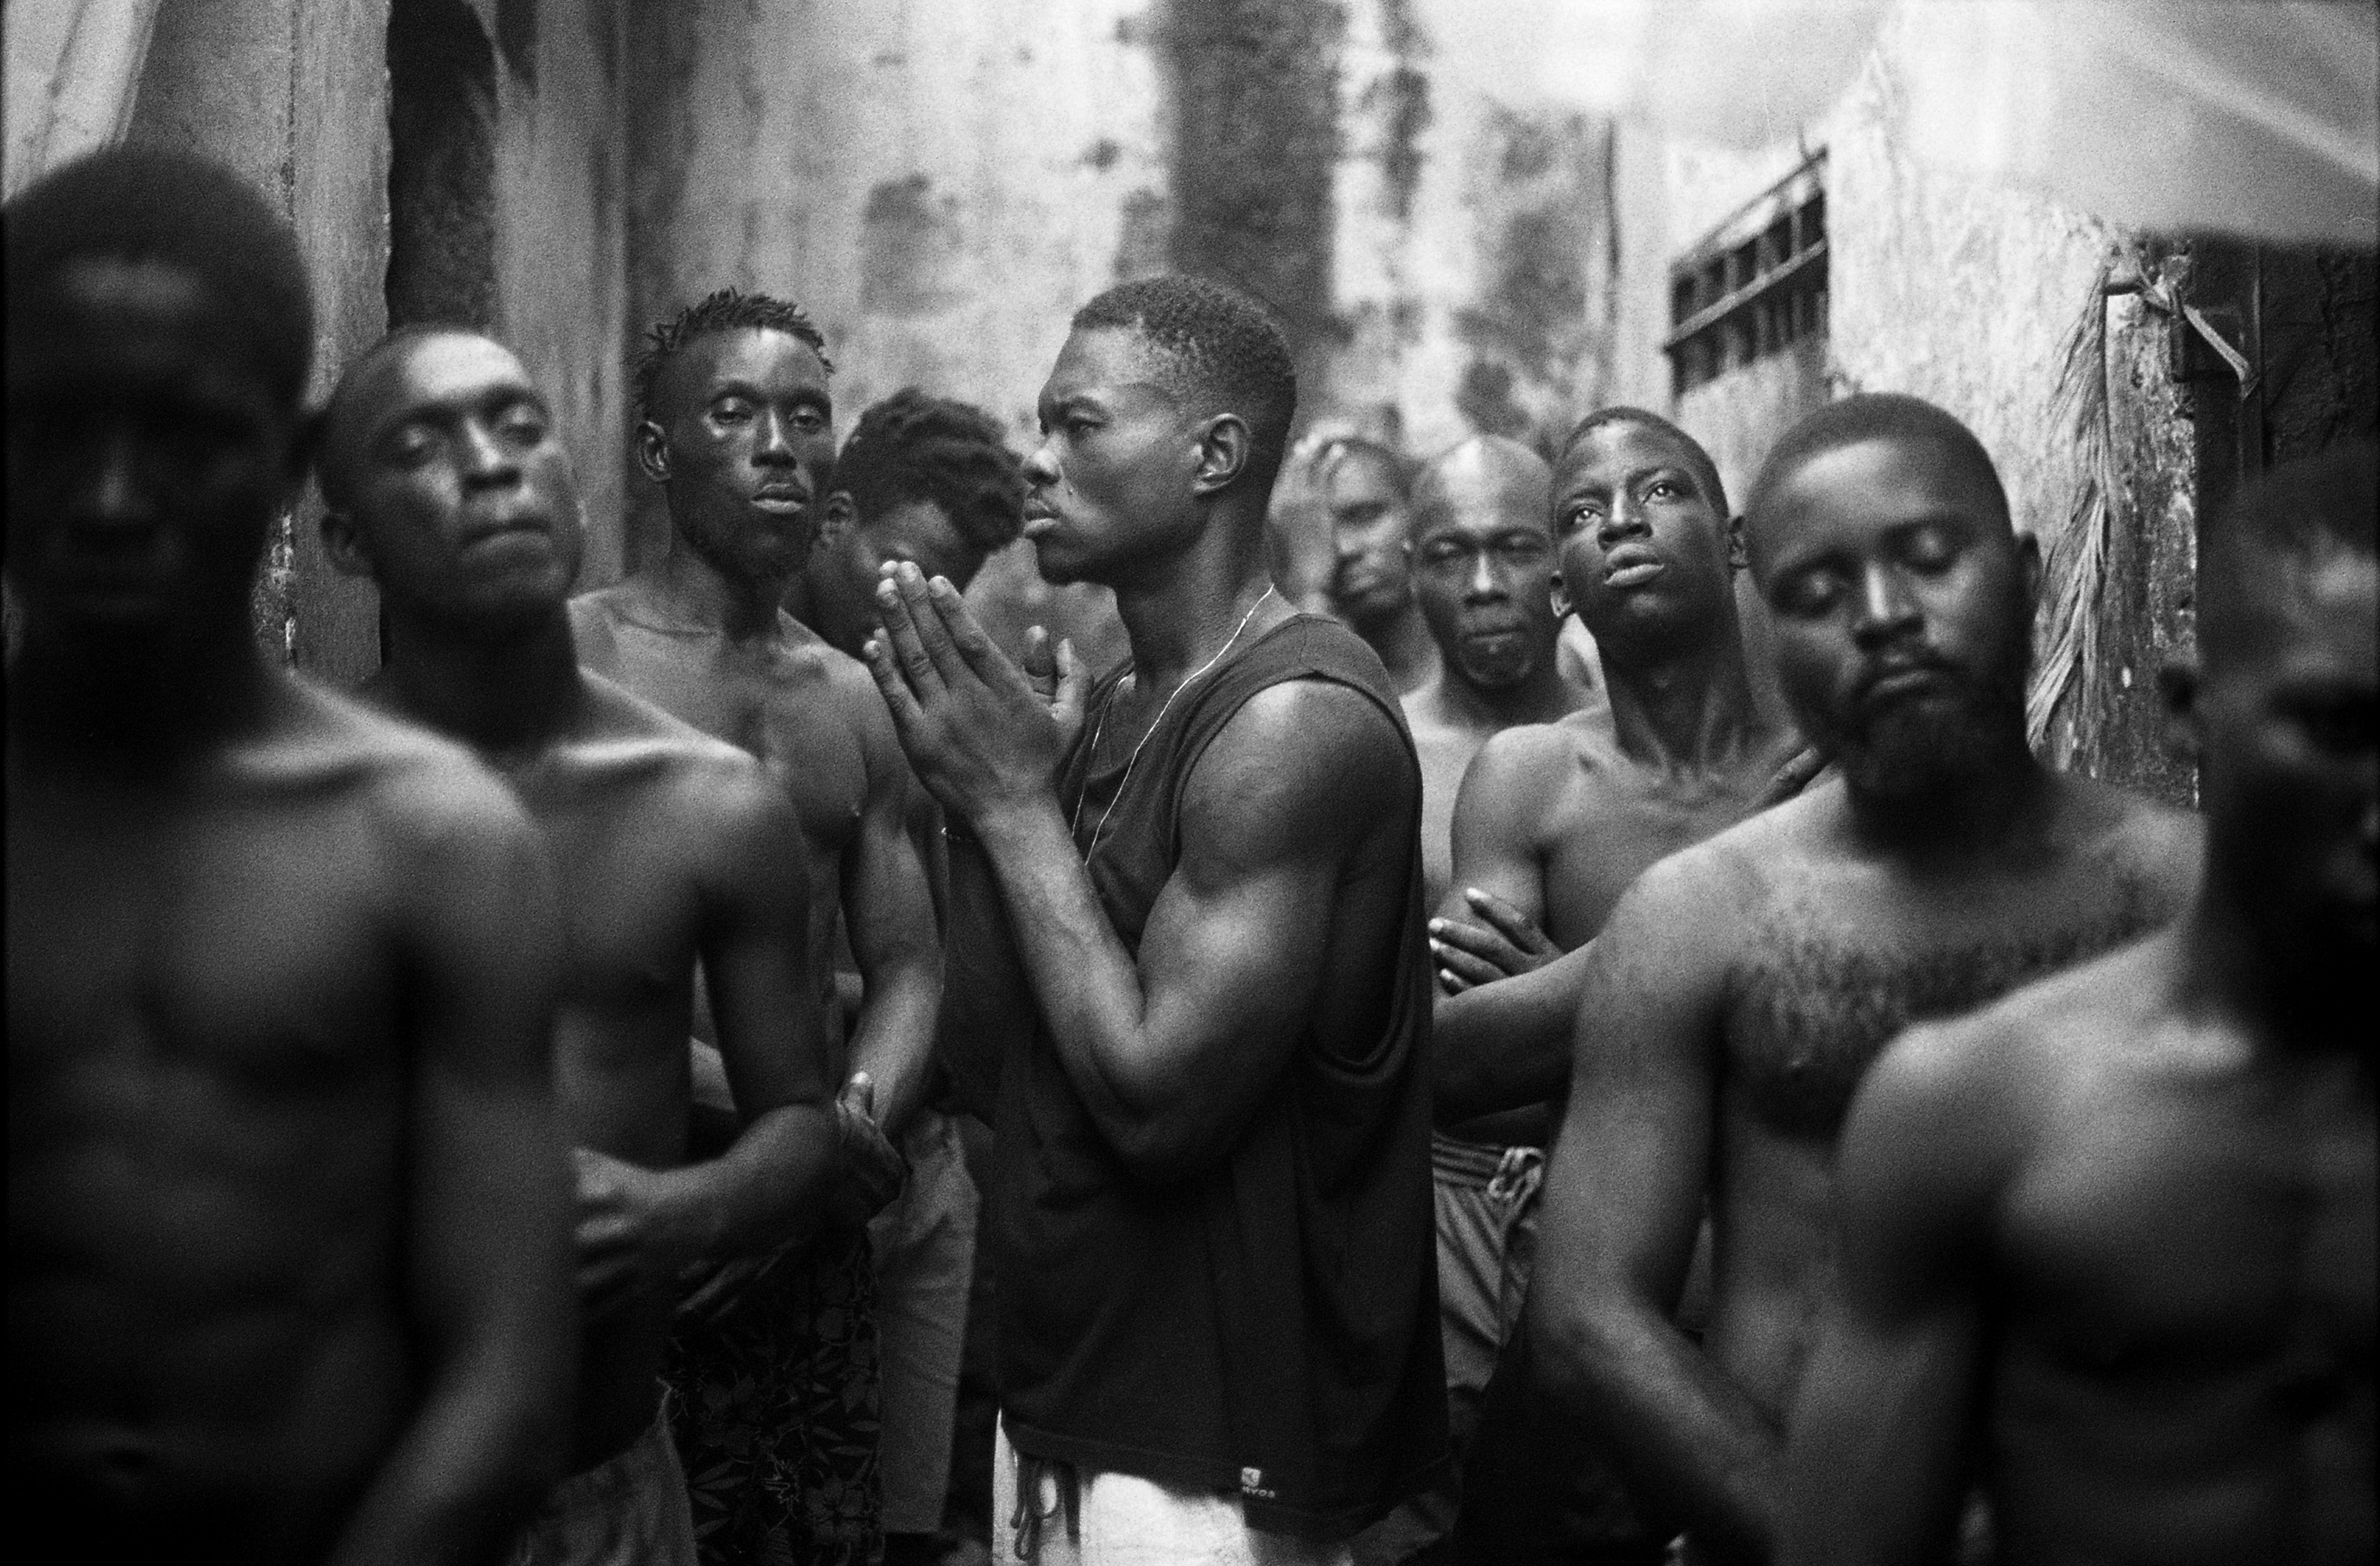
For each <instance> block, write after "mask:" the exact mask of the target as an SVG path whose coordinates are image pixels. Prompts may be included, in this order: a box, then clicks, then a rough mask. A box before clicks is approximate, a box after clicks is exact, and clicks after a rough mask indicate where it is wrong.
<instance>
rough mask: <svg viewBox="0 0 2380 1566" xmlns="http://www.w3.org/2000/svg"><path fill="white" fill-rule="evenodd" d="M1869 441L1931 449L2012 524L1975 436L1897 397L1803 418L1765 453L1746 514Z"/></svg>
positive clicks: (1849, 403)
mask: <svg viewBox="0 0 2380 1566" xmlns="http://www.w3.org/2000/svg"><path fill="white" fill-rule="evenodd" d="M1868 441H1915V442H1921V443H1925V444H1926V445H1929V446H1931V447H1933V448H1934V450H1935V452H1936V453H1937V455H1941V456H1942V457H1944V458H1945V459H1947V460H1948V461H1949V464H1950V465H1951V466H1952V467H1955V468H1958V469H1960V470H1961V471H1962V472H1963V473H1964V475H1965V476H1966V477H1967V478H1969V479H1972V480H1975V481H1976V482H1978V483H1980V484H1981V485H1983V487H1984V489H1985V491H1986V492H1988V493H1989V494H1990V495H1991V497H1992V502H1993V504H1995V505H1996V506H1998V510H1999V515H2000V519H2001V520H2002V521H2009V520H2010V515H2009V504H2008V491H2007V490H2006V489H2004V488H2002V487H2001V484H2000V475H1999V469H1998V468H1997V467H1993V466H1992V454H1991V453H1989V452H1987V451H1985V449H1984V443H1983V442H1981V441H1979V440H1977V439H1975V432H1974V431H1972V430H1970V429H1968V428H1967V427H1966V426H1965V425H1964V424H1961V423H1960V422H1959V421H1958V419H1955V418H1953V417H1952V416H1951V415H1949V414H1948V413H1946V412H1944V411H1943V410H1942V409H1940V408H1938V407H1935V406H1934V405H1933V404H1932V403H1929V402H1927V401H1925V399H1924V398H1922V397H1912V396H1906V395H1902V394H1900V393H1899V392H1863V393H1861V394H1860V395H1856V396H1849V397H1845V398H1843V399H1842V400H1841V401H1840V402H1832V403H1828V404H1827V405H1826V406H1825V407H1820V408H1816V409H1815V410H1813V411H1812V412H1810V413H1808V414H1806V415H1804V416H1803V418H1802V419H1801V420H1800V421H1799V422H1797V423H1795V424H1794V425H1793V426H1792V427H1791V429H1789V430H1787V431H1785V433H1784V434H1783V435H1781V436H1779V437H1778V441H1777V443H1776V444H1775V445H1773V446H1771V447H1770V448H1769V449H1768V457H1767V461H1765V462H1763V463H1762V464H1761V465H1760V477H1759V478H1757V479H1755V480H1753V484H1752V504H1750V505H1749V506H1748V507H1746V508H1745V509H1746V510H1748V511H1753V512H1757V511H1758V510H1759V509H1760V507H1761V505H1762V504H1764V503H1765V502H1766V501H1767V498H1768V496H1769V495H1770V494H1771V493H1773V492H1775V491H1776V489H1777V486H1778V485H1779V484H1782V483H1783V482H1785V480H1788V479H1790V478H1791V477H1792V476H1793V474H1794V472H1795V471H1796V470H1797V469H1799V468H1800V467H1802V466H1803V464H1804V463H1807V462H1809V461H1810V460H1811V459H1812V458H1814V457H1817V456H1822V455H1825V454H1827V453H1828V452H1830V451H1839V450H1840V449H1841V448H1843V447H1845V446H1855V445H1859V444H1861V443H1864V442H1868Z"/></svg>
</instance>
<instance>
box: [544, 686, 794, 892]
mask: <svg viewBox="0 0 2380 1566" xmlns="http://www.w3.org/2000/svg"><path fill="white" fill-rule="evenodd" d="M585 679H586V681H587V695H588V702H587V719H586V722H585V723H584V725H583V726H582V728H581V730H580V733H579V734H578V736H577V739H576V740H575V741H574V745H575V747H576V748H577V750H578V752H579V759H580V760H581V761H582V763H585V764H588V765H592V766H599V767H605V768H609V769H612V770H615V771H624V772H627V773H632V774H635V775H637V776H638V777H640V778H642V779H645V780H648V781H650V783H651V784H652V785H653V786H652V787H651V788H650V791H649V800H650V807H651V808H654V809H657V810H658V811H660V812H662V813H663V815H664V816H665V818H666V819H667V824H669V825H670V826H671V827H673V828H674V829H675V830H677V831H679V832H685V833H687V834H689V835H690V837H691V839H692V840H693V841H698V842H710V843H717V844H722V846H726V847H728V848H730V850H731V851H732V849H733V848H734V847H735V845H739V844H743V845H748V844H751V843H752V842H753V840H754V839H756V838H772V837H775V836H778V835H781V834H782V833H783V832H786V831H788V830H794V829H795V815H794V809H793V806H792V804H791V803H790V802H789V801H788V800H787V798H786V797H785V794H784V790H783V788H782V787H780V786H779V785H778V784H776V783H774V782H772V781H771V779H770V777H769V774H768V771H767V770H766V769H765V768H764V767H763V766H762V765H761V764H760V761H759V759H758V758H757V757H755V756H753V755H752V753H751V752H749V751H747V750H746V749H744V748H743V747H740V746H735V745H730V744H728V743H727V742H726V741H725V740H722V739H720V738H717V737H716V736H714V735H711V734H705V733H704V732H703V731H702V730H700V729H698V728H696V727H695V726H694V725H693V724H691V723H688V722H684V721H682V720H680V719H678V718H675V717H673V716H672V715H671V714H669V713H668V712H665V711H663V710H662V709H661V708H659V707H657V706H655V705H654V704H653V703H651V702H650V701H647V700H646V699H644V698H642V697H640V696H637V694H636V693H635V692H633V691H630V690H627V689H625V687H623V686H619V685H616V684H614V683H613V681H611V680H608V679H606V678H604V677H603V676H602V675H601V674H595V673H592V672H591V671H590V672H588V673H587V674H585ZM657 824H660V823H658V822H657Z"/></svg>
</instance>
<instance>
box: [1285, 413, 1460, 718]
mask: <svg viewBox="0 0 2380 1566" xmlns="http://www.w3.org/2000/svg"><path fill="white" fill-rule="evenodd" d="M1314 460H1315V464H1316V466H1317V467H1318V468H1319V469H1320V474H1319V477H1320V478H1321V480H1322V509H1323V511H1324V512H1325V514H1326V515H1328V516H1329V517H1330V544H1331V558H1332V560H1333V562H1334V564H1332V566H1331V571H1330V610H1331V613H1335V614H1337V615H1338V616H1339V617H1340V618H1341V619H1342V620H1344V621H1346V622H1347V624H1349V625H1353V626H1354V627H1355V634H1356V635H1357V636H1359V637H1363V638H1364V639H1365V640H1366V642H1368V643H1370V644H1371V648H1372V650H1373V651H1374V652H1377V653H1378V654H1379V655H1380V662H1382V663H1385V664H1386V665H1388V670H1389V678H1390V680H1391V681H1392V682H1394V683H1395V685H1396V687H1397V694H1398V695H1400V696H1403V695H1406V694H1408V693H1410V692H1413V691H1416V690H1419V689H1420V688H1421V687H1422V686H1424V685H1426V684H1427V683H1428V681H1429V677H1430V676H1431V675H1432V674H1435V673H1437V668H1438V648H1437V645H1436V644H1435V643H1433V642H1432V641H1431V640H1430V635H1429V624H1428V622H1427V621H1426V620H1424V619H1423V618H1422V617H1421V605H1420V604H1418V603H1416V602H1415V601H1414V586H1413V539H1412V530H1413V470H1412V467H1411V466H1410V465H1409V464H1408V463H1407V462H1406V461H1405V459H1404V458H1403V457H1402V456H1399V455H1397V454H1396V453H1395V452H1393V451H1390V449H1389V448H1388V447H1386V446H1384V445H1381V444H1380V443H1378V442H1377V441H1367V440H1365V439H1364V438H1362V437H1361V436H1357V435H1350V436H1347V437H1345V438H1344V439H1342V440H1337V441H1333V442H1331V443H1330V444H1328V445H1326V446H1324V447H1323V448H1322V450H1321V451H1320V452H1318V454H1316V456H1315V459H1314Z"/></svg>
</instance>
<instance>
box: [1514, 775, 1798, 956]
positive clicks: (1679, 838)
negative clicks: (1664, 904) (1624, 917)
mask: <svg viewBox="0 0 2380 1566" xmlns="http://www.w3.org/2000/svg"><path fill="white" fill-rule="evenodd" d="M1751 806H1752V800H1751V798H1750V797H1749V795H1742V794H1739V793H1738V792H1736V791H1733V790H1730V789H1725V788H1720V787H1717V786H1713V785H1709V784H1706V783H1705V784H1697V785H1695V786H1694V787H1693V788H1684V787H1665V786H1662V785H1660V784H1659V783H1650V782H1645V781H1640V780H1632V779H1620V780H1609V779H1607V780H1597V782H1596V783H1594V784H1593V786H1591V787H1590V786H1589V785H1588V784H1587V783H1580V784H1579V785H1577V786H1574V787H1573V789H1572V790H1571V791H1570V794H1569V795H1568V796H1567V797H1566V798H1565V799H1564V801H1563V804H1562V807H1561V808H1560V810H1559V811H1558V812H1557V813H1556V816H1555V819H1554V825H1553V830H1552V831H1551V832H1548V836H1547V840H1546V848H1545V895H1546V904H1545V906H1546V917H1547V921H1548V923H1547V929H1546V933H1547V934H1548V935H1550V936H1551V937H1552V938H1553V939H1554V941H1556V943H1557V944H1559V945H1560V946H1561V948H1562V949H1563V950H1564V951H1575V950H1577V949H1578V948H1579V947H1581V946H1584V945H1585V944H1586V942H1588V941H1592V940H1594V939H1595V937H1596V934H1597V932H1598V931H1599V930H1601V929H1603V925H1604V921H1605V920H1606V919H1608V918H1609V917H1611V910H1612V907H1613V905H1614V904H1617V903H1618V902H1619V901H1620V896H1621V893H1622V892H1626V891H1627V890H1628V887H1629V884H1630V883H1631V882H1633V880H1635V879H1636V878H1637V877H1638V876H1640V875H1642V874H1644V873H1645V870H1646V869H1648V868H1651V867H1652V866H1654V865H1656V864H1658V863H1659V862H1660V861H1661V860H1663V859H1666V858H1668V857H1669V856H1670V855H1672V854H1675V853H1677V852H1678V851H1679V850H1680V849H1682V848H1691V847H1693V846H1694V844H1697V843H1701V842H1703V841H1705V840H1706V839H1708V838H1712V837H1716V836H1718V834H1719V833H1720V832H1725V831H1726V830H1727V829H1728V828H1730V827H1731V826H1733V825H1735V824H1736V822H1738V821H1740V820H1742V819H1744V817H1745V816H1747V815H1749V814H1750V813H1751Z"/></svg>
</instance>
